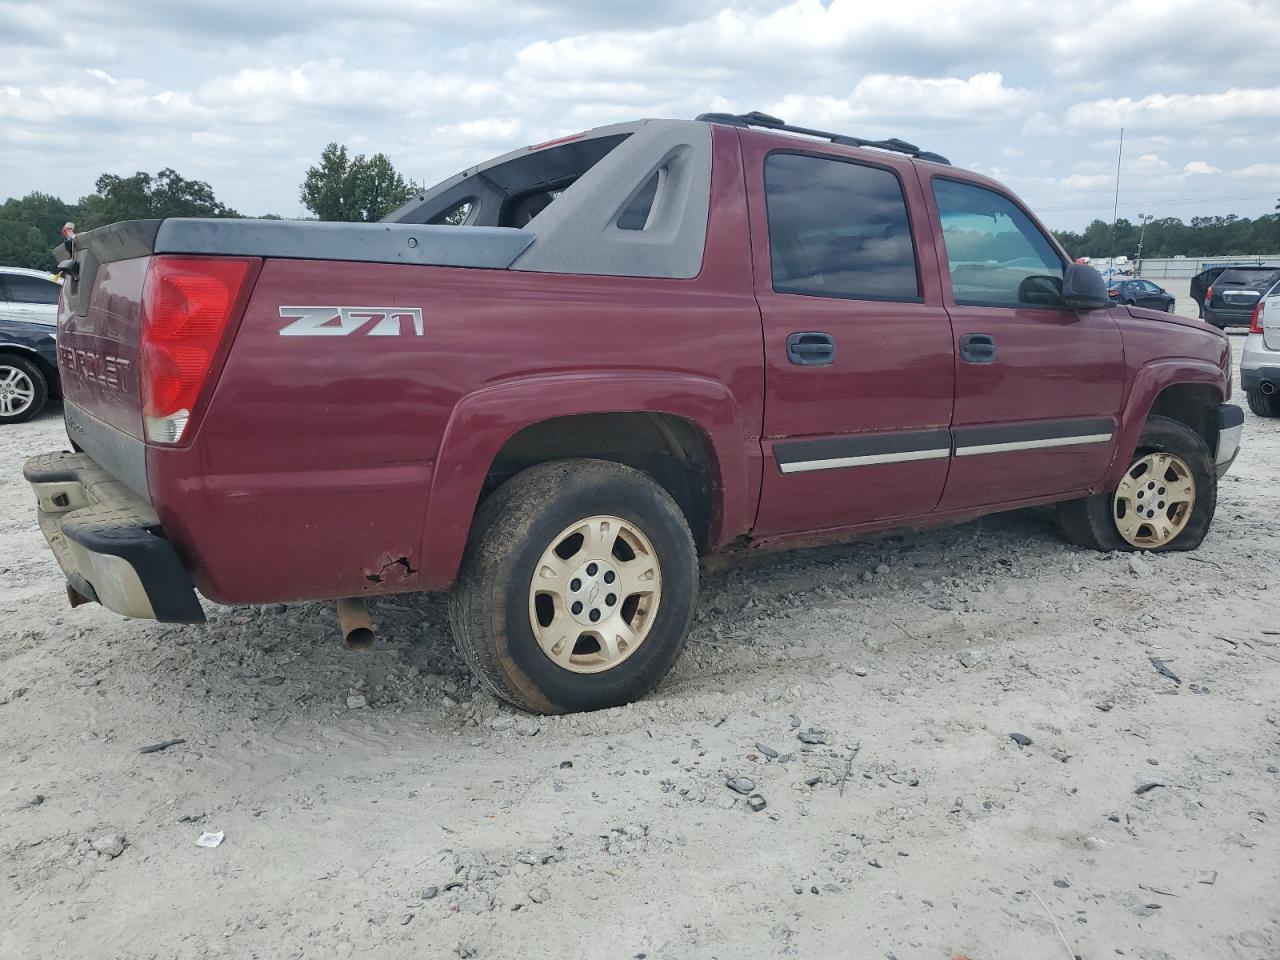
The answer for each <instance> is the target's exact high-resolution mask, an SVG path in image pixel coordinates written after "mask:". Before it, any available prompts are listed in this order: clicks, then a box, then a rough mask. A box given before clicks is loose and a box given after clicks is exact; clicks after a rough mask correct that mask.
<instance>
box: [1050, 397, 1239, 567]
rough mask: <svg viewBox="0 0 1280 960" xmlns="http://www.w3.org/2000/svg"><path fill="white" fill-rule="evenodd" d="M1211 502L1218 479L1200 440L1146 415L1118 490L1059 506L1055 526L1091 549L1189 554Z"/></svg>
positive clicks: (1174, 423)
mask: <svg viewBox="0 0 1280 960" xmlns="http://www.w3.org/2000/svg"><path fill="white" fill-rule="evenodd" d="M1217 502H1218V474H1217V471H1216V470H1215V469H1214V464H1213V456H1212V455H1211V454H1210V452H1209V447H1208V446H1207V445H1206V444H1205V442H1204V440H1203V438H1201V436H1200V435H1199V434H1198V433H1196V432H1195V431H1194V430H1192V429H1191V428H1190V427H1188V426H1187V425H1186V424H1185V423H1182V422H1181V421H1178V420H1171V419H1169V418H1168V417H1151V418H1150V419H1149V420H1148V421H1147V425H1146V427H1145V428H1144V429H1143V431H1142V436H1141V437H1140V438H1139V440H1138V449H1137V450H1136V451H1134V454H1133V459H1132V461H1131V462H1130V464H1129V469H1128V470H1126V471H1125V473H1124V476H1123V477H1122V478H1121V479H1120V483H1119V485H1118V486H1117V487H1116V488H1115V489H1114V490H1110V491H1108V492H1106V493H1100V494H1097V495H1096V496H1092V497H1085V498H1083V499H1081V500H1072V501H1069V502H1067V503H1060V504H1058V528H1059V529H1060V530H1061V531H1062V535H1063V536H1064V537H1065V538H1066V539H1067V540H1069V541H1070V542H1071V543H1074V544H1078V545H1079V546H1082V547H1091V548H1093V549H1094V550H1153V551H1155V550H1160V551H1165V550H1194V549H1196V547H1198V546H1200V544H1201V542H1202V541H1203V540H1204V538H1205V534H1207V533H1208V532H1209V524H1210V523H1211V522H1212V521H1213V512H1214V508H1215V507H1216V506H1217Z"/></svg>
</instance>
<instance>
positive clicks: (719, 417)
mask: <svg viewBox="0 0 1280 960" xmlns="http://www.w3.org/2000/svg"><path fill="white" fill-rule="evenodd" d="M750 442H751V437H750V436H748V434H747V433H746V431H745V429H744V424H743V423H742V419H741V416H740V411H739V407H738V403H737V400H736V399H735V398H734V396H733V394H732V393H731V392H730V391H729V389H728V387H726V386H725V385H724V384H722V383H720V382H718V381H714V380H710V379H707V378H703V377H696V376H692V375H684V374H668V373H665V372H659V373H645V372H636V371H617V372H600V371H596V372H592V373H591V374H559V375H548V376H539V377H528V378H522V379H520V380H516V381H507V382H503V383H499V384H494V385H491V386H488V387H485V388H482V389H481V390H478V391H476V392H474V393H471V394H468V395H467V396H465V397H463V399H462V400H461V401H459V403H458V404H457V405H456V406H455V408H454V410H453V413H452V415H451V416H450V418H449V422H448V425H447V426H446V428H445V431H444V433H443V436H442V439H441V443H440V448H439V450H438V452H437V457H436V469H435V471H434V476H433V480H432V484H431V493H430V498H429V501H428V504H427V514H426V522H425V526H424V530H423V539H422V550H421V552H420V556H422V558H423V565H422V569H421V571H420V572H421V574H422V576H423V583H424V586H426V587H427V588H428V589H443V588H445V587H448V586H449V585H450V584H451V583H452V582H453V580H454V578H455V577H456V575H457V572H458V567H459V564H460V562H461V558H462V553H463V550H464V549H465V547H466V541H467V537H468V535H469V533H470V529H471V523H472V520H473V517H474V515H475V512H476V509H477V508H478V506H479V504H480V503H481V502H482V501H483V500H484V498H485V497H486V496H487V495H488V494H490V493H492V492H493V490H495V489H497V488H498V487H499V486H501V484H502V482H504V481H505V480H507V479H509V478H510V477H511V476H514V475H515V474H516V473H517V472H519V471H520V470H522V469H525V468H527V467H529V466H533V465H534V464H536V463H543V462H547V461H548V460H553V459H563V458H565V457H593V458H596V459H604V460H613V461H616V462H620V463H626V464H627V465H629V466H633V467H636V468H637V469H641V470H644V471H645V472H646V473H649V474H650V475H651V476H653V477H654V479H655V480H656V481H657V482H658V483H659V484H660V485H661V486H663V487H664V489H666V490H667V492H668V493H670V494H671V496H672V497H673V498H674V499H675V500H676V502H677V503H678V504H680V506H681V509H683V510H686V511H687V513H686V516H687V518H688V520H689V522H690V526H691V528H693V532H694V536H695V540H696V541H697V543H698V547H699V550H700V551H703V552H707V551H712V550H715V549H716V548H717V547H719V546H721V545H723V544H724V543H727V542H729V541H731V540H733V539H734V538H735V537H737V536H739V535H740V534H742V533H745V532H746V530H747V529H748V528H749V526H750V521H751V519H752V517H753V516H754V510H755V505H756V504H755V501H756V497H757V495H758V488H759V482H758V481H759V458H758V457H757V458H755V460H754V462H753V461H752V460H751V459H750V458H749V456H748V446H749V444H750ZM757 445H758V438H757ZM753 469H754V471H755V478H756V483H755V485H754V487H753V486H752V483H751V475H752V470H753Z"/></svg>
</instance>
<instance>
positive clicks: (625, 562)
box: [449, 460, 698, 714]
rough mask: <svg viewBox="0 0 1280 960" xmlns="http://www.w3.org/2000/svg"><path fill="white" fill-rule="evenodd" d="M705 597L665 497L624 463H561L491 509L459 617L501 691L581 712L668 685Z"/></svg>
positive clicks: (692, 554)
mask: <svg viewBox="0 0 1280 960" xmlns="http://www.w3.org/2000/svg"><path fill="white" fill-rule="evenodd" d="M697 593H698V558H697V552H696V550H695V549H694V545H693V538H692V537H691V536H690V534H689V527H688V524H687V523H686V522H685V518H684V515H683V514H682V513H681V512H680V508H679V507H678V506H677V505H676V503H675V501H674V500H672V499H671V497H670V495H668V494H667V492H666V491H665V490H663V489H662V488H661V487H660V486H658V485H657V484H656V483H654V481H653V480H652V479H651V478H650V477H649V476H648V475H647V474H644V473H641V472H640V471H638V470H634V469H632V468H631V467H627V466H624V465H622V464H620V463H613V462H610V461H604V460H558V461H554V462H552V463H545V464H541V465H539V466H536V467H531V468H529V469H528V470H525V471H524V472H523V473H520V474H518V475H517V476H515V477H513V478H512V479H511V480H509V481H507V482H506V483H505V484H503V485H502V486H501V487H500V488H498V490H497V491H496V492H495V493H494V494H493V495H492V496H491V497H489V499H488V500H486V501H485V503H484V504H483V505H482V507H481V508H480V511H479V512H478V514H477V516H476V520H475V524H474V527H473V529H472V534H471V539H470V541H469V542H468V544H467V552H466V556H465V557H464V558H463V566H462V571H461V573H460V575H459V577H458V582H457V583H456V584H455V586H454V589H453V592H452V594H451V596H450V602H449V614H450V621H451V623H452V625H453V634H454V638H455V640H456V641H457V643H458V647H459V649H460V650H461V651H462V655H463V657H464V658H465V659H466V661H467V663H468V664H469V665H470V667H471V669H472V670H473V671H474V672H475V674H476V675H477V676H478V677H479V678H480V680H481V681H482V682H483V683H484V685H485V686H486V687H488V688H489V690H491V691H492V692H493V693H494V694H496V695H497V696H499V697H502V698H503V699H504V700H508V701H510V702H511V703H513V704H515V705H516V706H519V707H523V708H524V709H526V710H532V711H534V712H537V713H548V714H551V713H572V712H575V711H579V710H599V709H602V708H605V707H614V706H618V705H620V704H624V703H629V702H630V701H632V700H636V699H638V698H640V697H642V696H644V695H645V694H646V693H648V692H649V691H650V690H652V689H653V688H654V687H655V686H657V685H658V683H659V682H660V681H661V680H662V678H663V677H665V676H666V675H667V672H668V671H669V670H670V669H671V667H672V665H673V664H674V663H675V661H676V658H677V657H678V656H679V654H680V651H681V650H682V649H683V648H684V643H685V638H686V636H687V635H688V632H689V626H690V623H691V621H692V619H693V612H694V609H695V606H696V602H697Z"/></svg>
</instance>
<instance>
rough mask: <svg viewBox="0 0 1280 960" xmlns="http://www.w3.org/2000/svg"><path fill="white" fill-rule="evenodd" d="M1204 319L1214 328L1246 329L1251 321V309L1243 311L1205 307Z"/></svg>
mask: <svg viewBox="0 0 1280 960" xmlns="http://www.w3.org/2000/svg"><path fill="white" fill-rule="evenodd" d="M1204 318H1205V320H1206V321H1208V322H1209V323H1211V324H1213V325H1214V326H1215V327H1247V326H1248V325H1249V322H1250V321H1251V320H1252V319H1253V307H1249V308H1247V309H1244V310H1240V309H1235V310H1232V309H1230V308H1223V307H1205V308H1204Z"/></svg>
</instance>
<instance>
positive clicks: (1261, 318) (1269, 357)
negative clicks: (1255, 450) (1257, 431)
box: [1240, 280, 1280, 417]
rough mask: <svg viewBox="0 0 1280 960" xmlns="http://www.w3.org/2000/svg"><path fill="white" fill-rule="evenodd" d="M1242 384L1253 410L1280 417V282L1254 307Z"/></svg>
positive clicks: (1243, 361)
mask: <svg viewBox="0 0 1280 960" xmlns="http://www.w3.org/2000/svg"><path fill="white" fill-rule="evenodd" d="M1240 384H1241V386H1243V387H1244V392H1245V395H1246V396H1247V397H1248V398H1249V409H1250V410H1252V411H1253V412H1254V413H1256V414H1257V415H1258V416H1260V417H1280V280H1278V281H1277V282H1276V283H1274V284H1272V285H1271V287H1270V289H1268V290H1267V291H1266V292H1265V293H1264V294H1263V297H1262V299H1261V300H1259V301H1258V304H1257V306H1255V307H1254V308H1253V316H1252V317H1251V318H1250V322H1249V336H1247V337H1246V338H1245V341H1244V354H1243V355H1242V356H1241V358H1240Z"/></svg>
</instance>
